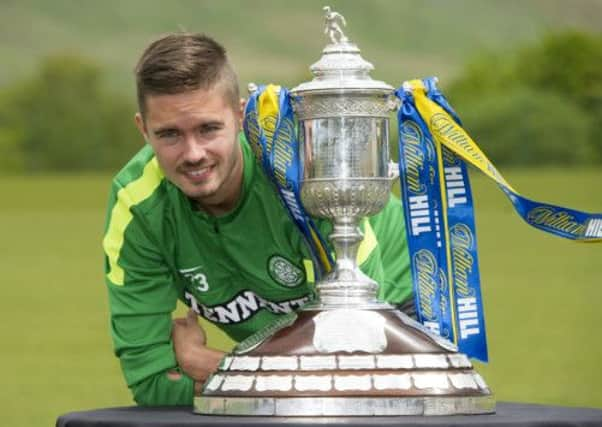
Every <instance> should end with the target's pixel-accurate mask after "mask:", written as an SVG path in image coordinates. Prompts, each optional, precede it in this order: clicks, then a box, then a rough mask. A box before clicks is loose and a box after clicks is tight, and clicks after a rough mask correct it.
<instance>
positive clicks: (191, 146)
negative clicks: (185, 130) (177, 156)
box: [184, 136, 207, 163]
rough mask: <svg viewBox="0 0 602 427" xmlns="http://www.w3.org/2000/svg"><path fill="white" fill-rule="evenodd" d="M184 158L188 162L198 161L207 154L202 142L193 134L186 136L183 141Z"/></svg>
mask: <svg viewBox="0 0 602 427" xmlns="http://www.w3.org/2000/svg"><path fill="white" fill-rule="evenodd" d="M185 146H186V148H185V150H186V151H185V153H184V157H185V160H186V161H187V162H189V163H198V162H200V161H202V160H203V159H204V158H205V156H206V155H207V152H206V149H205V146H204V144H202V143H201V142H199V141H198V140H197V139H196V138H195V137H194V136H188V137H187V138H186V141H185Z"/></svg>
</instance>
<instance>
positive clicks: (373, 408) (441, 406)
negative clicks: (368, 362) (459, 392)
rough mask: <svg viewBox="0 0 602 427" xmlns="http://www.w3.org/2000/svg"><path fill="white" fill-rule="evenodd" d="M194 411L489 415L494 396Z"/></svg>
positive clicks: (211, 402) (220, 402) (205, 402)
mask: <svg viewBox="0 0 602 427" xmlns="http://www.w3.org/2000/svg"><path fill="white" fill-rule="evenodd" d="M194 412H196V413H200V414H211V415H223V414H227V415H257V416H283V417H285V416H334V417H336V416H395V415H456V414H490V413H493V412H495V400H494V398H493V396H491V395H488V396H454V397H402V398H399V397H381V398H379V397H370V398H361V397H293V398H274V397H269V398H247V397H195V399H194Z"/></svg>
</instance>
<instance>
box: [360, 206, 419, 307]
mask: <svg viewBox="0 0 602 427" xmlns="http://www.w3.org/2000/svg"><path fill="white" fill-rule="evenodd" d="M369 225H370V229H368V225H367V224H366V223H365V222H364V223H363V224H362V230H363V233H364V242H362V245H363V246H364V248H362V246H360V250H359V251H358V261H359V262H360V266H361V269H362V271H364V272H365V273H366V274H368V275H369V276H370V277H372V278H373V279H374V280H376V281H377V282H379V285H380V286H379V299H381V300H383V301H387V302H390V303H393V304H401V303H403V302H405V301H406V300H407V299H409V298H410V297H411V296H412V282H411V276H410V274H411V273H410V260H409V254H408V245H407V239H406V232H405V222H404V216H403V210H402V206H401V202H400V200H399V199H398V198H397V197H395V196H393V195H391V196H390V198H389V201H388V203H387V205H386V206H385V208H384V209H383V210H382V211H381V212H379V213H378V214H376V215H374V216H372V217H370V219H369ZM371 240H373V241H374V242H373V243H372V244H371V243H370V241H371ZM363 252H369V253H368V254H366V253H363ZM366 257H367V258H366ZM363 258H365V259H363Z"/></svg>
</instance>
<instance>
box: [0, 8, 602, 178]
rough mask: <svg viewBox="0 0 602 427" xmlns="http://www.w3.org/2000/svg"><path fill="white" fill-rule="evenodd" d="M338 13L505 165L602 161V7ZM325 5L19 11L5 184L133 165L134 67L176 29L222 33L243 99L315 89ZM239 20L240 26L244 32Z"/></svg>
mask: <svg viewBox="0 0 602 427" xmlns="http://www.w3.org/2000/svg"><path fill="white" fill-rule="evenodd" d="M333 3H334V6H335V7H337V8H338V9H339V10H340V11H341V12H342V13H344V14H345V15H346V17H347V20H348V22H349V23H350V24H349V27H348V29H347V33H348V34H349V35H350V37H351V39H352V40H354V41H356V42H357V43H358V45H359V46H360V48H361V49H362V53H363V55H364V56H365V57H366V58H367V59H368V60H370V61H372V62H374V63H375V65H376V67H377V68H376V71H375V72H374V73H373V74H374V77H376V78H384V79H385V80H387V81H388V82H389V83H391V84H393V85H399V84H400V83H401V82H402V81H403V80H406V79H410V78H415V77H425V76H428V75H438V76H440V77H441V83H440V84H441V86H442V87H443V89H444V93H446V94H447V96H448V98H449V100H450V102H451V103H452V105H453V106H454V107H455V108H456V110H457V111H458V113H459V114H460V117H461V118H462V119H463V121H464V123H465V126H466V128H467V130H468V131H469V133H470V134H471V135H472V136H473V137H474V139H475V140H476V141H477V142H478V143H479V144H480V145H481V146H482V148H483V149H484V150H485V152H486V153H488V154H489V155H490V157H491V159H492V160H493V161H494V162H495V163H496V164H501V165H503V164H513V165H529V166H539V165H574V164H599V163H600V162H602V139H600V138H598V137H597V131H598V130H599V128H600V123H601V122H602V67H601V66H600V64H602V35H601V33H600V29H601V27H602V24H601V22H602V2H600V1H597V0H577V1H574V2H571V7H570V8H567V7H566V3H562V2H559V1H555V0H548V1H545V2H544V1H537V0H534V1H529V2H520V1H516V0H510V1H505V2H495V1H480V2H475V1H468V0H462V1H455V2H436V1H432V0H431V1H424V2H418V1H409V2H391V1H385V0H382V1H374V2H369V3H368V2H362V1H347V2H342V1H339V2H333ZM321 5H322V2H318V1H315V0H312V1H309V2H306V3H304V4H303V5H293V4H292V3H287V2H274V1H266V0H258V1H254V2H245V1H238V0H232V1H228V2H209V1H194V2H193V1H179V2H173V3H170V6H169V9H168V10H166V7H165V6H164V4H163V3H161V2H159V1H155V0H153V1H148V2H144V3H141V2H135V1H131V2H118V1H117V0H109V1H107V2H104V3H103V4H102V5H101V4H100V3H94V2H91V1H70V0H60V1H55V2H52V3H45V2H41V1H39V0H38V1H35V0H30V1H24V2H17V1H15V0H4V1H3V3H2V12H3V13H2V15H3V18H0V19H1V21H0V22H1V23H2V25H0V54H2V56H3V58H5V64H8V67H7V66H5V67H3V68H2V69H0V173H9V174H21V173H26V174H32V173H45V172H51V171H54V172H56V171H102V170H106V171H114V170H116V169H118V168H119V167H120V166H121V165H122V164H124V162H125V161H126V160H127V159H128V158H129V157H130V156H131V155H132V154H133V152H135V151H136V150H137V149H138V148H139V147H140V143H141V142H140V137H139V136H138V135H137V133H136V130H135V128H134V126H133V121H132V116H133V113H134V112H135V109H136V108H135V106H134V99H135V98H134V85H133V73H132V71H131V70H132V69H133V65H134V64H135V61H136V60H137V57H138V56H139V55H140V53H141V51H142V49H143V48H144V46H145V45H146V44H147V43H148V41H150V40H151V39H152V38H154V37H156V35H157V34H159V33H162V32H167V31H178V30H181V29H186V30H193V31H205V32H208V33H210V34H212V35H214V36H215V37H216V38H217V39H218V40H220V41H222V42H223V43H224V44H225V45H226V46H227V48H228V49H229V51H230V55H231V57H232V59H233V61H234V62H235V65H236V66H237V68H238V69H239V72H240V77H241V87H242V88H245V87H246V84H244V82H246V81H250V80H252V81H257V82H266V81H275V82H278V83H282V84H285V85H289V86H292V85H295V84H297V83H299V82H301V81H303V80H306V79H308V78H310V75H309V72H308V71H307V67H308V66H309V64H311V63H312V62H313V61H315V60H316V59H317V58H318V56H319V52H320V49H321V48H322V47H323V45H324V44H325V41H326V38H325V37H324V36H323V35H322V34H321V25H322V23H321ZM560 5H562V6H563V7H562V8H561V9H562V14H559V13H558V8H559V7H560ZM468 9H470V10H471V12H470V13H469V14H465V13H464V11H466V10H468ZM569 9H570V10H569ZM293 11H294V13H293ZM293 17H294V18H293ZM293 20H294V21H293ZM26 21H28V22H26ZM234 22H236V26H237V31H232V30H231V27H229V26H230V25H231V24H232V23H234ZM291 22H294V24H295V25H293V26H290V25H289V24H290V23H291ZM23 24H27V25H26V27H23V26H22V25H23ZM24 28H28V30H27V31H25V30H24ZM227 28H228V29H227ZM226 29H227V30H226Z"/></svg>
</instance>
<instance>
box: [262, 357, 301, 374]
mask: <svg viewBox="0 0 602 427" xmlns="http://www.w3.org/2000/svg"><path fill="white" fill-rule="evenodd" d="M261 369H263V370H264V371H276V370H281V371H296V370H297V369H299V361H298V360H297V356H264V357H262V358H261Z"/></svg>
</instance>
